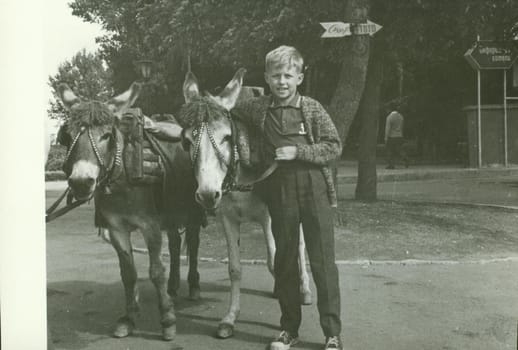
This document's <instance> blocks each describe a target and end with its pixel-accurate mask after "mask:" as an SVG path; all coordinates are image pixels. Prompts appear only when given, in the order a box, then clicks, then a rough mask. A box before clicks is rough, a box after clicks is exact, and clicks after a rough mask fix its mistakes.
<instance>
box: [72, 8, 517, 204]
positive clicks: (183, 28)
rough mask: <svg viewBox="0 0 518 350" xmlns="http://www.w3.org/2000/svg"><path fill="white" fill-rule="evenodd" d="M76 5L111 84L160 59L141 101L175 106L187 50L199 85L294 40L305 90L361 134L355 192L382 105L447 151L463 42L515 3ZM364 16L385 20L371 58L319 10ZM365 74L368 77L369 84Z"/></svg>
mask: <svg viewBox="0 0 518 350" xmlns="http://www.w3.org/2000/svg"><path fill="white" fill-rule="evenodd" d="M71 7H72V8H73V13H74V14H75V15H77V16H80V17H82V18H83V19H85V20H86V21H92V22H96V23H100V24H101V25H102V26H103V27H104V28H105V29H106V30H107V31H109V32H110V34H108V35H106V36H104V37H103V38H101V40H100V42H101V45H102V54H103V57H104V58H105V59H106V60H107V62H108V64H109V65H110V67H112V68H113V70H114V76H116V77H118V78H117V79H116V83H115V86H116V88H118V89H122V88H124V87H126V86H127V85H128V84H129V81H127V80H129V79H134V69H133V67H132V62H133V61H134V60H136V59H138V58H139V57H142V56H146V58H151V59H153V60H154V61H155V68H156V73H155V75H154V77H153V79H152V80H151V82H150V85H152V86H154V89H155V90H153V91H154V92H153V96H154V97H153V98H155V99H156V101H154V102H152V103H151V102H149V101H151V100H148V106H149V107H148V108H158V107H157V106H160V107H159V108H160V109H169V110H171V109H172V110H174V109H175V108H177V107H178V106H179V104H181V103H182V98H181V83H182V81H183V79H182V77H183V75H184V73H185V70H186V67H187V64H186V62H187V61H188V60H189V59H190V62H191V63H192V67H193V69H194V70H196V72H198V76H199V77H201V78H202V79H203V80H202V81H201V82H200V83H201V84H200V85H201V86H202V87H205V88H206V89H208V90H210V89H211V88H215V87H217V86H218V85H220V84H222V83H223V82H225V81H227V80H228V77H229V76H230V75H231V74H232V71H233V70H235V69H236V68H237V67H241V66H244V67H247V68H248V69H249V74H248V75H247V77H246V80H247V81H246V82H245V83H249V84H250V83H251V84H259V83H262V66H263V65H264V63H263V60H264V54H265V53H266V52H267V51H269V50H271V49H273V48H274V47H276V46H278V45H280V44H288V45H293V46H296V47H297V48H299V49H300V51H301V52H302V54H303V55H304V57H305V59H306V64H307V65H308V66H309V67H310V68H309V70H308V72H307V75H306V84H308V85H309V87H310V88H309V94H311V95H315V96H316V97H317V98H318V99H319V100H321V101H323V102H324V104H326V105H328V107H329V111H330V114H331V116H332V118H333V120H334V121H335V123H336V125H337V128H338V130H339V132H340V137H341V139H342V141H343V142H344V144H347V143H349V144H350V143H355V141H359V142H360V154H361V158H362V161H363V163H362V164H360V165H359V168H362V169H363V170H360V173H359V176H360V179H359V182H361V185H360V184H359V187H358V190H357V196H358V197H361V196H362V193H363V191H367V192H370V193H371V194H374V195H375V192H376V182H375V181H372V176H375V168H374V169H372V167H373V166H374V165H375V163H374V162H373V161H372V160H373V159H375V153H373V152H375V147H374V146H375V144H374V142H375V141H376V140H375V137H373V136H375V135H374V134H375V132H376V130H375V129H377V128H376V127H375V126H376V125H377V124H376V123H375V121H374V119H373V118H378V119H379V120H381V119H380V118H381V117H382V115H381V114H380V113H379V111H380V110H381V109H382V108H380V107H382V106H383V105H385V103H387V102H388V101H391V100H396V99H398V100H402V101H404V102H405V104H406V110H405V111H404V112H405V120H406V125H407V126H408V130H406V131H407V135H409V136H410V137H413V138H418V142H419V140H421V142H423V143H426V142H432V143H435V144H436V145H439V146H442V147H443V148H444V150H445V151H444V152H443V154H444V156H445V157H447V156H449V155H450V154H451V153H452V152H451V151H450V150H451V149H453V148H454V145H455V143H456V142H457V141H458V139H459V138H460V137H462V132H463V127H464V128H465V126H464V120H463V118H462V114H461V113H460V110H461V107H462V106H463V105H465V104H467V103H469V101H471V100H473V97H474V96H475V94H474V88H473V87H474V86H475V84H474V75H473V72H472V70H471V68H470V67H468V65H467V64H466V63H465V62H464V59H463V57H462V56H463V53H464V52H465V51H466V49H467V48H469V46H470V45H471V44H472V42H473V41H474V40H475V38H476V36H477V34H480V35H481V36H482V38H483V39H492V38H493V39H497V38H504V37H506V36H509V35H510V33H509V32H510V30H511V29H512V28H513V25H514V24H515V23H516V15H515V14H516V13H518V2H517V1H513V0H459V1H450V0H402V1H387V0H348V1H339V0H327V1H308V0H300V1H296V0H284V1H273V2H262V1H254V0H226V1H216V0H140V1H130V0H115V1H112V2H107V1H104V0H75V1H74V2H73V3H72V4H71ZM367 18H369V19H370V20H372V21H374V22H376V23H379V24H381V25H382V26H383V29H382V30H381V31H380V32H378V33H377V34H376V39H375V40H376V41H377V42H376V45H377V46H379V48H376V49H375V50H378V49H379V52H381V53H380V56H379V57H378V59H377V60H380V61H381V63H378V62H377V60H370V61H369V51H370V39H369V37H367V36H351V37H345V38H341V39H321V38H320V34H321V32H322V29H321V27H320V25H319V22H324V21H345V22H353V23H354V22H364V21H365V20H366V19H367ZM378 39H379V40H378ZM368 62H369V63H368ZM367 64H369V66H368V65H367ZM378 64H381V67H377V66H376V65H378ZM371 65H373V66H374V67H370V66H371ZM371 69H373V70H374V71H376V70H378V69H379V70H378V71H382V72H383V75H382V78H376V77H375V78H372V81H371V82H370V83H369V81H368V79H369V77H370V76H373V75H374V76H377V75H378V74H371V75H368V70H371ZM121 72H122V73H121ZM366 79H367V85H369V84H372V86H371V88H369V87H368V86H367V87H365V81H366ZM125 80H126V81H125ZM123 81H124V84H125V85H126V86H121V85H120V84H121V82H123ZM364 88H366V89H367V92H368V94H367V95H364ZM378 91H379V92H378ZM378 94H379V101H380V104H377V103H376V99H377V98H376V97H375V96H377V95H378ZM171 96H172V97H171ZM369 96H371V97H369ZM149 98H152V96H150V97H149ZM373 101H374V102H373ZM142 103H143V102H142ZM360 103H362V104H364V106H363V107H362V108H360V112H358V113H359V114H358V117H357V118H356V119H357V120H358V122H361V123H359V124H362V125H363V126H362V125H359V126H360V128H359V129H358V130H361V131H359V132H358V131H357V130H356V129H355V128H353V129H351V130H352V131H350V127H351V125H352V121H353V120H354V119H355V117H356V115H357V111H358V110H359V106H360ZM383 122H384V119H383V121H382V123H383ZM418 124H419V126H418ZM366 125H368V126H366ZM381 125H382V126H383V124H381ZM380 129H381V128H380ZM350 141H353V142H350ZM366 142H369V144H366ZM366 159H367V160H366ZM366 174H368V175H366ZM365 176H367V178H364V177H365ZM366 184H370V185H368V186H364V185H366ZM369 196H371V197H372V195H369Z"/></svg>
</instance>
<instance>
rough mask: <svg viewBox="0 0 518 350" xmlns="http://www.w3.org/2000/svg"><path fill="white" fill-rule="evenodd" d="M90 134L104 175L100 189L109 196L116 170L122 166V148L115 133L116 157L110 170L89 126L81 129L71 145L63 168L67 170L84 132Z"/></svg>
mask: <svg viewBox="0 0 518 350" xmlns="http://www.w3.org/2000/svg"><path fill="white" fill-rule="evenodd" d="M85 131H86V132H87V133H88V139H89V140H90V145H91V146H92V149H93V151H94V154H95V157H96V159H97V162H98V163H99V166H100V167H101V174H102V175H103V176H102V177H101V178H100V180H99V181H98V187H99V188H103V187H104V189H105V192H106V193H107V194H108V193H110V189H109V185H110V183H111V182H112V180H113V179H114V174H115V170H116V169H118V168H120V165H121V164H122V148H121V147H120V145H119V142H117V138H116V133H115V131H114V132H113V135H114V139H115V156H114V159H113V162H112V164H111V166H110V168H109V169H108V168H107V167H106V162H105V161H104V159H103V157H102V155H101V153H100V152H99V147H98V146H97V143H96V142H95V140H94V138H93V136H92V131H91V130H90V127H88V126H81V129H80V130H79V132H78V133H77V135H76V137H75V138H74V140H73V141H72V144H71V145H70V148H69V149H68V152H67V155H66V157H65V161H64V163H63V168H65V165H66V164H67V163H68V161H69V160H70V156H71V155H72V151H73V150H74V147H75V145H76V144H77V141H78V140H79V138H80V137H81V135H82V134H83V133H84V132H85Z"/></svg>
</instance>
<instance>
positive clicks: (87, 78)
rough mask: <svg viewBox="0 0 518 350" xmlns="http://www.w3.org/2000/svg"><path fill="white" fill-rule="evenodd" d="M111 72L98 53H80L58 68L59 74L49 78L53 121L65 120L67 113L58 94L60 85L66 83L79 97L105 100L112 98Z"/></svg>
mask: <svg viewBox="0 0 518 350" xmlns="http://www.w3.org/2000/svg"><path fill="white" fill-rule="evenodd" d="M111 76H112V73H111V70H110V69H108V68H107V67H105V64H104V62H103V60H102V59H101V57H100V55H99V54H98V53H95V54H94V53H87V52H86V51H85V50H82V51H80V52H78V53H77V54H76V55H74V56H73V57H72V58H71V59H70V60H69V61H65V62H63V63H62V64H60V66H59V67H58V73H56V74H55V75H54V76H50V77H49V82H48V84H49V85H50V87H51V88H52V94H53V96H54V100H53V101H49V104H50V105H49V109H48V114H49V116H50V117H51V118H52V119H65V118H66V111H65V108H64V106H63V104H62V102H61V100H60V99H59V96H58V94H57V87H58V85H59V84H60V83H66V84H68V86H70V88H71V89H72V90H73V91H74V92H75V93H76V94H77V95H78V96H81V97H84V98H88V99H96V100H105V99H107V98H109V97H111V96H112V91H113V89H112V83H111Z"/></svg>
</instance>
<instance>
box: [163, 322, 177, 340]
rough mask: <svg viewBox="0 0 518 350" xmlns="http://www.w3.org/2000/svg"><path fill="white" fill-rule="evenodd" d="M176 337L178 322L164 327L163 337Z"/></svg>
mask: <svg viewBox="0 0 518 350" xmlns="http://www.w3.org/2000/svg"><path fill="white" fill-rule="evenodd" d="M175 337H176V324H173V325H171V326H169V327H163V328H162V339H164V340H166V341H171V340H173V339H174V338H175Z"/></svg>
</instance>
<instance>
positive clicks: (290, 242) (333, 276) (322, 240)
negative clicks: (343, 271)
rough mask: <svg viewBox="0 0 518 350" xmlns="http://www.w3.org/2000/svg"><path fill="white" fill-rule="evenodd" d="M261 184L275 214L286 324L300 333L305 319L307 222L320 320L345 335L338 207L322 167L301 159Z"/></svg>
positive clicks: (285, 327)
mask: <svg viewBox="0 0 518 350" xmlns="http://www.w3.org/2000/svg"><path fill="white" fill-rule="evenodd" d="M259 190H260V191H261V194H260V195H261V197H262V198H263V199H264V200H265V201H266V203H267V205H268V209H269V212H270V215H271V218H272V232H273V236H274V239H275V245H276V252H275V260H274V275H275V284H276V291H277V295H278V297H279V304H280V308H281V319H280V324H281V329H282V330H286V331H288V332H289V333H290V334H293V335H298V329H299V327H300V324H301V317H302V315H301V299H300V289H299V286H300V277H299V263H298V246H299V229H300V228H299V227H300V224H302V228H303V231H304V240H305V242H306V249H307V252H308V258H309V263H310V266H311V272H312V275H313V279H314V281H315V286H316V289H317V308H318V312H319V316H320V325H321V327H322V330H323V332H324V335H325V336H326V337H330V336H337V335H339V334H340V332H341V320H340V289H339V280H338V269H337V267H336V263H335V248H334V227H333V225H334V220H333V216H334V211H333V208H332V207H331V205H330V203H329V199H328V197H327V185H326V183H325V180H324V177H323V175H322V173H321V170H320V168H319V167H317V166H313V165H306V164H300V163H293V164H286V165H283V166H280V167H279V168H278V169H277V170H276V171H275V172H274V173H273V174H272V175H271V176H270V177H268V178H267V179H266V180H265V181H264V182H263V183H261V184H260V186H259Z"/></svg>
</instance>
